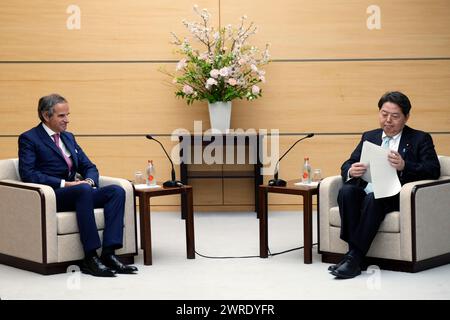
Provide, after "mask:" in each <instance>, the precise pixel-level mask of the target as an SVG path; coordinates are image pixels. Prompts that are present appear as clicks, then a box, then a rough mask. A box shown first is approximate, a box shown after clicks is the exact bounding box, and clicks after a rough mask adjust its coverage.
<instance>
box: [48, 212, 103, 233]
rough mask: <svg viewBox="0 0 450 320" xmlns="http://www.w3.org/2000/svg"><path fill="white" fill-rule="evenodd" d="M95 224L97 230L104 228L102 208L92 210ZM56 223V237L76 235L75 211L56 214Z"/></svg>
mask: <svg viewBox="0 0 450 320" xmlns="http://www.w3.org/2000/svg"><path fill="white" fill-rule="evenodd" d="M94 215H95V224H96V225H97V230H103V228H104V227H105V216H104V214H103V208H98V209H94ZM56 221H57V222H56V223H57V225H58V226H57V232H58V235H62V234H71V233H78V232H79V231H78V223H77V214H76V213H75V211H65V212H57V213H56Z"/></svg>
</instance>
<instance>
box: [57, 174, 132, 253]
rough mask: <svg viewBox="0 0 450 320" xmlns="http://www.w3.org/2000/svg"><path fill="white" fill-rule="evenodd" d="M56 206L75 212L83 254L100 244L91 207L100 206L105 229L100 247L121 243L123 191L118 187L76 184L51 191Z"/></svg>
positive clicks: (114, 245)
mask: <svg viewBox="0 0 450 320" xmlns="http://www.w3.org/2000/svg"><path fill="white" fill-rule="evenodd" d="M55 194H56V209H57V211H58V212H61V211H74V210H75V211H76V214H77V222H78V229H79V231H80V238H81V243H82V244H83V249H84V252H85V253H88V252H92V251H93V250H96V249H98V248H100V247H101V241H100V237H99V235H98V231H97V226H96V224H95V217H94V208H103V210H104V216H105V228H104V230H103V247H104V248H106V247H108V248H113V249H119V248H121V247H122V243H123V216H124V209H125V190H123V188H122V187H120V186H115V185H111V186H106V187H103V188H97V189H93V188H92V187H91V186H90V185H88V184H85V183H83V184H79V185H76V186H72V187H67V188H59V189H56V190H55Z"/></svg>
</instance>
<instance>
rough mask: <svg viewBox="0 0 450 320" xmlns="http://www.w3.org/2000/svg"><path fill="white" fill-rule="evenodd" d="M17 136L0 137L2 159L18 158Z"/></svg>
mask: <svg viewBox="0 0 450 320" xmlns="http://www.w3.org/2000/svg"><path fill="white" fill-rule="evenodd" d="M17 151H18V146H17V137H0V159H10V158H17V157H18V154H17Z"/></svg>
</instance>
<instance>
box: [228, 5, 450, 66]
mask: <svg viewBox="0 0 450 320" xmlns="http://www.w3.org/2000/svg"><path fill="white" fill-rule="evenodd" d="M260 4H261V2H260V1H257V0H251V1H240V0H226V1H221V15H222V17H221V22H222V25H226V24H228V23H231V24H233V25H235V24H237V23H238V22H239V18H240V17H241V16H242V15H244V14H246V15H247V16H248V21H253V22H255V24H256V25H257V26H258V27H259V30H258V34H257V35H255V36H254V38H253V40H254V41H251V40H252V38H250V42H249V43H251V44H252V45H257V46H259V47H262V46H264V45H265V43H271V52H272V58H273V59H298V58H301V59H311V58H392V57H443V56H444V57H448V56H449V55H450V45H449V44H450V19H449V18H448V17H449V16H450V6H449V3H448V1H447V0H430V1H420V0H398V1H390V0H379V1H375V2H374V1H369V0H350V1H349V0H317V1H307V0H281V1H264V5H260ZM370 5H378V6H379V7H380V9H381V29H380V30H369V29H368V28H367V19H368V18H369V17H370V16H371V14H368V13H366V11H367V8H368V7H369V6H370Z"/></svg>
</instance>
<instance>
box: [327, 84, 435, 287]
mask: <svg viewBox="0 0 450 320" xmlns="http://www.w3.org/2000/svg"><path fill="white" fill-rule="evenodd" d="M378 109H379V114H378V118H379V123H380V129H375V130H372V131H367V132H364V133H363V135H362V138H361V141H360V143H359V144H358V146H357V147H356V149H355V150H354V151H353V153H352V154H351V156H350V159H348V160H347V161H345V162H344V164H343V165H342V167H341V175H342V178H343V180H344V185H343V186H342V188H341V189H340V190H339V195H338V204H339V213H340V216H341V235H340V237H341V239H342V240H344V241H346V242H347V243H348V244H349V251H348V252H347V253H346V254H345V256H344V258H343V259H342V261H341V262H339V263H338V264H336V265H333V266H330V267H329V269H328V270H329V271H330V272H331V274H333V275H334V276H336V277H338V278H343V279H349V278H353V277H355V276H357V275H359V274H361V266H360V265H361V262H362V259H363V258H364V256H365V255H366V254H367V252H368V251H369V248H370V245H371V243H372V241H373V239H374V238H375V236H376V234H377V231H378V228H379V227H380V225H381V223H382V222H383V219H384V217H385V215H386V214H387V213H389V212H392V211H398V210H399V193H398V192H399V188H397V187H392V188H387V189H391V190H383V188H385V186H384V187H383V186H382V183H383V182H385V181H382V180H383V179H384V177H389V178H394V179H393V180H392V181H394V180H396V181H397V183H398V181H399V185H403V184H405V183H408V182H412V181H417V180H423V179H437V178H438V177H439V175H440V165H439V160H438V157H437V155H436V151H435V149H434V144H433V140H432V138H431V136H430V134H428V133H426V132H423V131H419V130H415V129H412V128H410V127H408V126H406V122H407V121H408V119H409V113H410V110H411V103H410V101H409V99H408V97H407V96H406V95H404V94H403V93H401V92H396V91H394V92H388V93H386V94H384V95H383V96H382V97H381V99H380V101H379V102H378ZM368 142H370V143H368ZM373 144H375V145H377V146H374V145H373ZM363 145H364V148H363ZM378 146H381V148H384V149H387V150H380V149H381V148H380V147H378ZM383 152H384V156H383ZM362 153H364V154H362ZM380 154H381V155H382V156H381V158H380ZM377 156H378V158H377ZM383 157H385V158H384V159H382V158H383ZM386 157H387V161H386V160H385V159H386ZM383 161H384V162H385V163H383ZM383 165H385V167H384V169H383ZM389 166H391V167H392V168H394V169H395V170H393V172H394V174H393V175H394V177H392V172H391V175H390V174H389V172H388V171H389V169H390V170H392V168H389ZM368 171H370V172H368ZM395 173H396V174H397V177H398V179H397V177H395ZM368 177H369V178H368ZM370 177H371V178H372V180H371V179H370ZM376 179H378V181H377V180H376ZM367 180H368V181H371V183H368V182H367ZM374 189H375V194H374V192H373V191H374Z"/></svg>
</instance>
